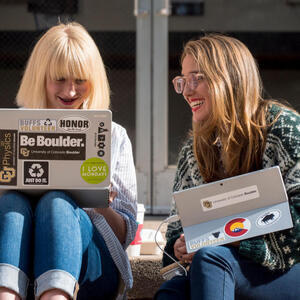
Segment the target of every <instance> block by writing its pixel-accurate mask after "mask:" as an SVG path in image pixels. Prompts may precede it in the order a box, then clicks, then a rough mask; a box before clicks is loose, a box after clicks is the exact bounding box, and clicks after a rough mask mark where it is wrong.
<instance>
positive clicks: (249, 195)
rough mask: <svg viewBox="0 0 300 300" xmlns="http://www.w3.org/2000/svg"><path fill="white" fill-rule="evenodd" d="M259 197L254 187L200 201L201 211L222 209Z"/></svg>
mask: <svg viewBox="0 0 300 300" xmlns="http://www.w3.org/2000/svg"><path fill="white" fill-rule="evenodd" d="M258 197H259V192H258V188H257V186H256V185H252V186H249V187H245V188H242V189H238V190H234V191H232V192H227V193H222V194H218V195H215V196H211V197H207V198H203V199H200V202H201V206H202V208H203V211H210V210H212V209H217V208H222V207H225V206H228V205H233V204H237V203H241V202H244V201H248V200H251V199H255V198H258Z"/></svg>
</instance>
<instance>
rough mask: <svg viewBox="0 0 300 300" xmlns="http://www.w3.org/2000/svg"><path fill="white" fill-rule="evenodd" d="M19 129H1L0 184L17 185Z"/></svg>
mask: <svg viewBox="0 0 300 300" xmlns="http://www.w3.org/2000/svg"><path fill="white" fill-rule="evenodd" d="M17 142H18V139H17V130H5V129H4V130H0V184H1V185H17Z"/></svg>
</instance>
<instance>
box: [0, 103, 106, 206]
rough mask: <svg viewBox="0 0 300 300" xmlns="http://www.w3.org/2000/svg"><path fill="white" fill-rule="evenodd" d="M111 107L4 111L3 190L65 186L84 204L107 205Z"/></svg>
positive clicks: (0, 119) (0, 131)
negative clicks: (107, 108)
mask: <svg viewBox="0 0 300 300" xmlns="http://www.w3.org/2000/svg"><path fill="white" fill-rule="evenodd" d="M111 122H112V116H111V111H109V110H81V109H80V110H79V109H54V110H51V109H0V192H2V193H3V192H4V191H6V190H20V191H22V192H24V193H25V194H29V195H36V196H39V195H41V194H42V193H44V192H45V191H47V190H52V189H55V190H65V191H66V192H68V193H70V194H71V196H72V198H73V199H74V200H75V201H76V202H77V203H78V204H79V205H80V206H82V207H107V206H108V199H109V185H110V182H111V180H110V176H111V174H110V155H111Z"/></svg>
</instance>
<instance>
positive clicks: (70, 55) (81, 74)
mask: <svg viewBox="0 0 300 300" xmlns="http://www.w3.org/2000/svg"><path fill="white" fill-rule="evenodd" d="M75 49H76V50H77V51H76V50H75ZM48 70H49V73H48V75H49V77H50V79H51V80H59V79H61V78H74V79H80V80H90V79H91V74H90V72H89V70H92V68H91V66H90V63H89V60H88V59H87V57H86V55H84V52H83V51H82V50H81V49H80V48H78V47H77V48H75V47H70V46H67V47H64V48H63V49H56V50H55V51H54V53H52V57H51V59H50V60H49V68H48Z"/></svg>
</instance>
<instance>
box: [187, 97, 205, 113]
mask: <svg viewBox="0 0 300 300" xmlns="http://www.w3.org/2000/svg"><path fill="white" fill-rule="evenodd" d="M203 104H204V100H191V101H190V106H191V109H192V111H193V112H194V111H196V110H198V109H199V108H200V107H201V106H202V105H203Z"/></svg>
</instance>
